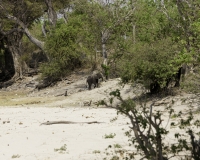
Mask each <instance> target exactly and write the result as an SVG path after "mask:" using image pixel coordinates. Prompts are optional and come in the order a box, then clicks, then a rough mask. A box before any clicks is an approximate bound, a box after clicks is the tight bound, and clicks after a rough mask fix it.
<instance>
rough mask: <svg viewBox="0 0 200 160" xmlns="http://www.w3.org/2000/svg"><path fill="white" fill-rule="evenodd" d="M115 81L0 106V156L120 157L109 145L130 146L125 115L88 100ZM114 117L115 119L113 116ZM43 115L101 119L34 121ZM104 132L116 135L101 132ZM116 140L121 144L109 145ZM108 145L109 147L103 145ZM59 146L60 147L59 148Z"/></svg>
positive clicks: (53, 159)
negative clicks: (53, 97) (88, 103)
mask: <svg viewBox="0 0 200 160" xmlns="http://www.w3.org/2000/svg"><path fill="white" fill-rule="evenodd" d="M84 82H85V80H84ZM117 83H118V81H117V80H110V81H108V82H105V83H103V84H102V86H101V87H100V88H96V89H93V90H91V91H88V90H85V91H82V92H78V93H75V94H72V95H70V96H67V97H63V98H62V99H59V100H57V101H56V100H55V102H52V103H42V104H33V105H26V104H24V105H23V106H21V105H20V106H15V107H13V106H10V107H8V106H6V107H5V106H1V107H0V160H10V159H15V158H16V159H19V160H70V159H71V160H103V159H104V158H105V157H107V159H110V158H111V157H112V156H114V155H118V156H119V157H120V154H116V153H115V152H114V150H120V149H121V150H123V149H125V150H128V151H131V150H133V147H129V142H128V137H126V136H125V134H124V133H125V132H126V131H127V130H129V126H130V122H129V119H127V118H126V117H124V116H122V115H117V113H116V110H114V109H108V108H96V107H94V102H97V101H98V100H101V99H104V98H108V93H109V92H110V91H111V90H113V89H116V88H118V87H119V86H118V85H117ZM138 92H139V91H138ZM135 94H137V90H136V92H134V94H133V92H132V90H130V89H129V87H128V86H125V87H124V88H123V89H122V96H123V97H126V98H127V97H133V96H134V95H135ZM27 98H28V97H27ZM49 98H51V97H49ZM181 98H182V97H181V96H180V97H177V98H176V97H173V99H174V100H175V103H176V104H175V106H176V109H177V110H182V111H183V110H184V109H185V108H186V106H185V105H183V104H182V103H181V102H180V99H181ZM170 99H171V98H169V99H168V101H170ZM176 99H179V101H178V100H176ZM18 100H20V98H19V99H18ZM91 100H92V106H93V108H92V107H89V106H84V102H85V101H91ZM163 102H164V101H163ZM160 103H161V102H160ZM0 105H1V104H0ZM159 107H161V108H163V106H155V109H157V108H159ZM116 117H117V120H114V119H115V118H116ZM113 120H114V121H113ZM47 121H73V122H91V121H98V122H102V123H93V124H87V123H84V124H83V123H76V124H53V125H40V124H41V123H44V122H47ZM169 123H170V122H169ZM169 123H168V117H164V118H163V124H169ZM168 128H169V125H168ZM177 131H178V130H175V129H174V131H173V132H171V134H169V135H167V136H166V141H167V142H174V136H173V134H174V133H175V132H177ZM110 134H116V136H114V138H105V136H106V135H110ZM116 144H118V146H119V145H120V146H121V147H122V148H113V146H114V145H116ZM65 145H66V146H65ZM109 145H111V146H112V149H108V150H106V149H107V148H108V146H109ZM61 147H62V148H64V149H63V150H61ZM107 153H109V154H107ZM121 159H122V157H121Z"/></svg>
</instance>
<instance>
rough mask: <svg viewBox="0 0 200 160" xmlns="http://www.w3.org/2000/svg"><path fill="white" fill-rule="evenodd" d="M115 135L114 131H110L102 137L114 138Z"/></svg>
mask: <svg viewBox="0 0 200 160" xmlns="http://www.w3.org/2000/svg"><path fill="white" fill-rule="evenodd" d="M115 136H116V134H115V133H110V134H108V135H107V134H105V136H104V138H105V139H107V138H114V137H115Z"/></svg>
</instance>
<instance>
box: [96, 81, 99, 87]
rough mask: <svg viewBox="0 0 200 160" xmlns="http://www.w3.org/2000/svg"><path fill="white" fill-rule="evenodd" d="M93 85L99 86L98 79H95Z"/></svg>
mask: <svg viewBox="0 0 200 160" xmlns="http://www.w3.org/2000/svg"><path fill="white" fill-rule="evenodd" d="M95 86H96V87H99V80H98V79H95Z"/></svg>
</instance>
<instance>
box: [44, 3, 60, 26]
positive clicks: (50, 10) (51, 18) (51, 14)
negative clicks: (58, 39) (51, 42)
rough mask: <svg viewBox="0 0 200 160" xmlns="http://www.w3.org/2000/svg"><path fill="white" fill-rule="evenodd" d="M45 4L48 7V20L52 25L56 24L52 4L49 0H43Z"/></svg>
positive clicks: (55, 15)
mask: <svg viewBox="0 0 200 160" xmlns="http://www.w3.org/2000/svg"><path fill="white" fill-rule="evenodd" d="M45 3H46V6H47V8H48V11H47V14H48V20H49V22H50V23H51V25H52V26H53V27H55V26H56V22H57V14H56V12H55V10H54V9H53V5H52V2H51V0H45Z"/></svg>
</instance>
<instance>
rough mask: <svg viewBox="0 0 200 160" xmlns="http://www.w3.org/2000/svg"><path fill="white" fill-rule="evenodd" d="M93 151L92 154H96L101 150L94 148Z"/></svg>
mask: <svg viewBox="0 0 200 160" xmlns="http://www.w3.org/2000/svg"><path fill="white" fill-rule="evenodd" d="M93 153H94V154H97V153H101V151H99V150H94V151H93Z"/></svg>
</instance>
